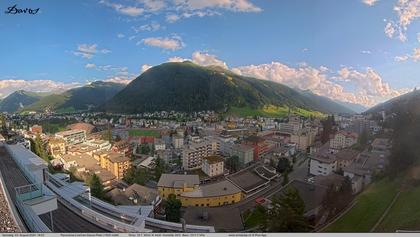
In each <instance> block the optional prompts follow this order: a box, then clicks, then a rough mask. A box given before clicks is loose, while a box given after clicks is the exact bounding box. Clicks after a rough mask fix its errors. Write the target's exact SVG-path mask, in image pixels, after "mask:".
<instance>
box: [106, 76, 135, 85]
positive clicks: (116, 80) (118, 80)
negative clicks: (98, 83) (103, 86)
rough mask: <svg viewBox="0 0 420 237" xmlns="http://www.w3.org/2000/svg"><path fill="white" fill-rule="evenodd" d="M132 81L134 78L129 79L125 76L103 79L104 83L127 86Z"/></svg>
mask: <svg viewBox="0 0 420 237" xmlns="http://www.w3.org/2000/svg"><path fill="white" fill-rule="evenodd" d="M133 79H134V77H133V78H130V77H126V76H111V77H108V78H107V79H105V80H104V81H106V82H114V83H120V84H128V83H130V82H131V81H132V80H133Z"/></svg>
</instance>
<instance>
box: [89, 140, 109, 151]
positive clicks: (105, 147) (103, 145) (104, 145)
mask: <svg viewBox="0 0 420 237" xmlns="http://www.w3.org/2000/svg"><path fill="white" fill-rule="evenodd" d="M85 144H86V145H89V146H92V147H96V148H97V149H98V150H100V151H109V150H110V149H111V143H109V141H106V140H96V139H90V140H87V141H86V143H85Z"/></svg>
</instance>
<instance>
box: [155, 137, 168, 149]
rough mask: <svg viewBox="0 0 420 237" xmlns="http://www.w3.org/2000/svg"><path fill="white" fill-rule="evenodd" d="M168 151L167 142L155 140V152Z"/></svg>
mask: <svg viewBox="0 0 420 237" xmlns="http://www.w3.org/2000/svg"><path fill="white" fill-rule="evenodd" d="M165 149H166V144H165V141H163V140H162V139H155V151H163V150H165Z"/></svg>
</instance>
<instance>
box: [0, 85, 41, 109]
mask: <svg viewBox="0 0 420 237" xmlns="http://www.w3.org/2000/svg"><path fill="white" fill-rule="evenodd" d="M41 97H42V94H41V93H35V92H28V91H24V90H18V91H15V92H13V93H12V94H10V95H8V96H7V97H6V98H4V99H3V100H2V101H0V112H8V113H14V112H16V111H18V110H19V109H22V108H24V107H25V106H28V105H31V104H33V103H35V102H37V101H38V100H40V99H41Z"/></svg>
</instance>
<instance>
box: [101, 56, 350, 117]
mask: <svg viewBox="0 0 420 237" xmlns="http://www.w3.org/2000/svg"><path fill="white" fill-rule="evenodd" d="M267 106H270V107H269V108H274V109H283V108H285V107H286V108H293V109H296V108H298V109H304V110H308V111H319V112H322V113H352V111H351V110H349V109H347V108H345V107H344V106H341V105H339V104H337V103H335V102H333V101H332V100H329V99H327V98H324V97H321V96H317V95H315V94H312V93H301V92H299V91H297V90H294V89H291V88H289V87H287V86H285V85H282V84H278V83H275V82H271V81H266V80H258V79H255V78H251V77H244V76H240V75H237V74H235V73H233V72H231V71H228V70H225V69H222V68H220V67H214V66H211V67H202V66H198V65H196V64H193V63H192V62H188V61H185V62H182V63H164V64H161V65H158V66H155V67H153V68H150V69H148V70H147V71H146V72H144V73H143V74H141V75H140V76H139V77H137V78H136V79H135V80H133V81H131V82H130V83H129V84H128V85H127V86H126V87H125V88H124V89H123V90H122V91H120V92H119V93H118V94H116V95H115V96H114V97H113V98H112V99H111V100H110V101H108V102H107V103H106V104H105V105H104V106H102V107H101V109H103V110H105V111H108V112H120V113H138V112H148V111H149V112H152V111H162V110H165V111H171V110H174V111H184V112H191V111H203V110H215V111H219V112H220V111H228V110H232V109H236V108H247V109H252V110H263V109H264V108H268V107H267Z"/></svg>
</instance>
